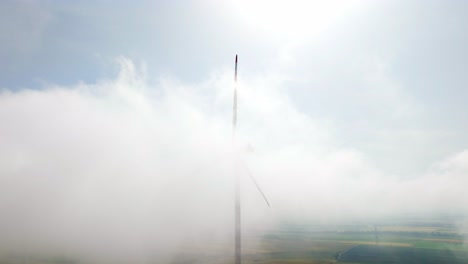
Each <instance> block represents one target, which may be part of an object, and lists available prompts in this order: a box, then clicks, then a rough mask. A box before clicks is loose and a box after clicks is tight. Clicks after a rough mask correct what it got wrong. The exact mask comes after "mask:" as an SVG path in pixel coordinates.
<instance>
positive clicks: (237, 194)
mask: <svg viewBox="0 0 468 264" xmlns="http://www.w3.org/2000/svg"><path fill="white" fill-rule="evenodd" d="M236 127H237V54H236V62H235V68H234V104H233V114H232V145H233V148H234V150H235V149H236V148H235V143H236ZM237 165H238V162H237V157H236V151H234V166H237ZM244 166H245V168H246V169H247V173H248V175H249V177H250V179H252V181H253V182H254V184H255V186H256V187H257V189H258V191H259V192H260V194H261V195H262V196H263V198H264V199H265V202H266V203H267V205H268V207H270V203H269V202H268V199H267V198H266V196H265V194H264V193H263V191H262V189H261V188H260V185H258V183H257V181H256V180H255V178H254V177H253V175H252V173H251V172H250V170H249V169H248V167H247V165H246V164H244ZM234 171H235V178H236V179H235V191H234V192H235V193H234V200H235V205H234V221H235V227H234V229H235V246H234V247H235V253H234V256H235V257H234V259H235V260H234V263H235V264H241V256H242V255H241V200H240V175H239V173H238V170H237V168H234Z"/></svg>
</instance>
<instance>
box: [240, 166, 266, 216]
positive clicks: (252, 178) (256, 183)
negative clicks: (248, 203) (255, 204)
mask: <svg viewBox="0 0 468 264" xmlns="http://www.w3.org/2000/svg"><path fill="white" fill-rule="evenodd" d="M244 165H245V169H246V171H247V174H249V177H250V179H251V180H252V181H253V182H254V184H255V186H257V189H258V191H259V192H260V194H261V195H262V196H263V199H265V202H266V203H267V205H268V207H270V208H271V206H270V203H269V202H268V199H267V198H266V195H265V194H264V193H263V191H262V188H260V185H258V182H257V181H256V180H255V178H254V176H253V174H252V172H250V170H249V167H247V164H245V163H244Z"/></svg>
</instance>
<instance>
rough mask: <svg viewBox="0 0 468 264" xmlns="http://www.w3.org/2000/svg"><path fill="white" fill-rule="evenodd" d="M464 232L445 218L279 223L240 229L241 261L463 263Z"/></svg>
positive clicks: (216, 259)
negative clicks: (255, 231)
mask: <svg viewBox="0 0 468 264" xmlns="http://www.w3.org/2000/svg"><path fill="white" fill-rule="evenodd" d="M464 236H465V232H464V231H463V230H460V229H459V228H457V227H456V226H455V225H454V224H451V223H448V222H445V221H433V222H427V221H417V222H406V223H398V224H388V223H383V224H380V225H365V224H355V225H344V226H312V225H310V226H307V225H284V226H283V227H282V228H280V229H278V230H270V231H269V232H265V233H264V234H263V235H261V236H260V237H255V236H254V235H249V234H245V235H244V248H243V263H263V264H267V263H408V264H411V263H453V264H458V263H468V248H467V247H466V246H465V245H464ZM254 241H256V242H254ZM230 254H232V253H230V252H229V250H228V249H226V251H224V253H219V254H218V255H216V254H214V255H213V258H211V259H210V258H206V255H205V258H204V260H200V262H195V259H192V263H231V262H232V256H231V255H230ZM174 263H179V264H181V263H184V262H178V261H177V260H176V261H175V262H174ZM186 263H189V262H186Z"/></svg>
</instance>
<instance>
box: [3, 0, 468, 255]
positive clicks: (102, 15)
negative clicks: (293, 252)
mask: <svg viewBox="0 0 468 264" xmlns="http://www.w3.org/2000/svg"><path fill="white" fill-rule="evenodd" d="M254 2H255V1H254ZM249 3H250V1H230V0H227V1H201V0H200V1H174V2H169V1H117V2H113V3H110V2H108V1H96V2H95V1H77V2H66V1H2V2H1V3H0V58H1V59H0V61H1V62H0V146H1V147H0V212H1V213H0V216H1V219H0V234H1V235H0V250H1V251H2V252H10V251H13V252H19V253H23V252H33V253H44V252H45V253H50V252H53V253H54V254H56V253H57V252H65V253H63V254H69V255H72V256H77V257H79V258H84V259H86V260H87V261H90V262H93V261H94V260H96V259H99V260H100V261H103V262H105V261H108V262H110V263H116V262H117V261H116V260H118V261H121V262H129V263H146V262H145V261H147V260H148V259H151V258H158V259H159V261H160V263H165V262H169V261H170V260H171V259H172V257H173V256H174V254H176V252H180V251H181V249H183V250H186V249H187V250H188V249H190V248H191V247H196V246H199V245H200V244H203V243H208V244H210V245H212V244H219V245H227V246H226V247H227V248H228V247H229V245H232V240H233V213H234V212H233V191H234V189H233V182H234V181H233V179H234V173H241V174H242V176H241V177H242V202H243V207H242V208H243V215H242V218H243V228H245V230H246V231H244V232H246V233H262V232H264V231H265V230H267V229H274V228H276V227H277V226H278V225H279V224H281V223H284V222H307V223H317V224H330V223H343V222H345V221H362V222H369V223H373V222H375V221H376V219H382V218H386V217H399V216H402V215H408V214H418V215H425V216H430V217H437V216H440V215H456V216H457V217H459V218H458V219H459V220H460V226H461V228H463V226H464V221H465V220H464V219H465V218H464V216H465V215H466V213H467V210H468V203H467V201H468V200H467V199H466V198H467V197H466V189H465V186H466V185H467V184H468V181H467V179H466V175H467V172H468V149H467V148H468V138H467V137H466V134H467V132H468V123H467V122H466V120H468V111H467V110H468V109H467V104H466V102H465V101H466V98H468V92H467V91H468V90H467V89H466V87H468V75H467V74H465V70H466V69H467V66H468V65H467V63H468V52H467V51H466V47H467V46H468V35H467V34H468V28H467V27H468V16H466V12H465V10H467V8H468V6H467V5H468V2H466V1H424V2H423V1H378V2H377V1H332V2H330V3H329V4H325V3H324V2H319V1H287V3H282V2H279V1H276V2H275V1H273V2H272V3H270V1H257V2H255V3H253V4H249ZM236 54H239V84H238V89H239V114H238V133H237V135H238V138H237V142H236V146H235V147H234V150H233V146H232V144H231V143H232V142H231V136H232V135H231V133H232V131H231V129H232V128H231V125H232V124H231V120H232V92H233V88H234V80H233V77H234V76H233V75H234V57H235V55H236ZM233 151H234V152H238V153H241V154H240V155H241V156H242V159H243V160H244V162H245V166H246V167H248V168H249V169H250V171H252V173H253V174H254V175H255V177H256V178H257V181H258V182H259V184H260V185H261V186H262V188H263V191H264V192H265V194H266V195H267V196H268V198H269V200H270V202H271V204H272V208H271V209H270V208H268V207H267V206H266V205H265V203H264V201H263V198H262V197H261V196H260V195H259V194H258V192H257V190H256V189H255V186H254V185H253V184H252V182H251V181H250V179H249V178H248V176H247V172H246V169H245V168H244V167H234V166H233V163H232V153H233ZM213 241H214V242H213ZM61 254H62V253H61Z"/></svg>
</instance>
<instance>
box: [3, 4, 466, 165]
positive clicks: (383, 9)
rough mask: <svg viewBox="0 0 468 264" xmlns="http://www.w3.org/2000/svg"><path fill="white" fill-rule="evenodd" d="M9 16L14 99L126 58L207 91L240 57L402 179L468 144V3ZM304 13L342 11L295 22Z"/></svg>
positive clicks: (49, 10)
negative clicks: (206, 86) (211, 79)
mask: <svg viewBox="0 0 468 264" xmlns="http://www.w3.org/2000/svg"><path fill="white" fill-rule="evenodd" d="M1 5H2V8H1V10H2V11H0V12H2V16H1V17H2V18H1V19H2V23H1V24H2V28H1V30H2V41H1V44H0V56H1V58H2V64H1V65H0V67H1V68H0V70H1V71H0V87H2V89H5V90H13V91H18V90H21V89H42V88H44V87H47V86H48V85H50V84H56V85H73V84H76V83H79V82H85V83H93V82H96V81H97V80H100V79H103V78H104V79H105V78H113V77H114V76H116V74H117V72H118V66H116V64H115V63H114V59H115V58H117V57H119V56H124V57H126V58H129V59H131V60H132V61H133V62H135V63H143V64H145V65H146V69H147V79H148V81H149V82H150V83H156V82H157V81H158V80H159V79H160V78H166V77H167V78H174V79H177V80H178V81H180V82H184V83H200V82H202V81H203V80H206V79H208V78H209V77H210V76H211V75H212V74H214V73H217V72H220V71H223V70H228V69H231V67H232V57H233V56H234V54H236V53H238V54H239V55H240V66H239V68H240V73H241V75H242V76H243V77H244V78H246V79H247V78H254V77H255V76H261V75H271V74H276V75H278V76H283V77H284V78H285V79H284V82H283V83H282V84H281V86H283V87H282V89H284V90H286V91H287V96H288V97H290V98H291V100H292V101H293V102H294V104H295V105H296V106H297V108H298V109H300V110H301V111H303V112H304V113H307V114H308V115H312V116H316V117H319V118H324V119H327V120H329V121H330V122H332V123H333V124H334V126H335V128H336V130H337V133H338V134H339V136H338V137H337V139H338V141H339V144H342V145H344V146H345V147H352V148H363V149H365V150H366V151H370V154H371V156H375V157H378V159H377V160H378V161H377V162H379V163H380V164H381V166H384V167H385V169H388V170H391V171H392V172H395V173H400V174H408V173H416V172H419V171H421V170H424V169H425V168H426V167H427V166H429V165H430V164H431V163H432V162H434V161H436V160H438V159H441V158H443V157H444V156H445V155H449V154H451V153H455V152H457V151H458V150H461V149H464V148H465V147H466V144H467V140H466V139H465V136H464V134H465V131H466V129H467V126H466V122H464V120H466V118H467V116H466V115H467V114H466V111H464V110H465V102H464V98H466V96H467V92H466V91H465V89H464V87H466V85H467V78H468V77H466V76H467V75H466V74H464V69H465V68H466V66H467V65H466V64H467V63H468V59H467V56H468V54H467V52H465V47H466V46H467V44H468V43H467V41H468V38H467V36H466V35H467V34H468V33H466V32H468V30H467V28H466V27H467V25H468V23H467V21H466V18H465V14H464V13H463V10H465V8H466V5H467V4H466V2H464V1H449V2H444V3H443V2H441V1H426V2H424V3H422V2H419V1H392V2H379V3H374V2H366V1H359V2H358V1H356V2H352V3H351V4H348V5H349V7H348V8H347V9H346V10H345V11H344V12H342V13H338V15H336V14H335V13H336V10H334V9H333V8H332V9H330V8H329V7H323V4H320V3H315V4H314V3H313V4H310V5H308V4H304V3H303V2H301V1H292V2H291V3H290V4H289V6H288V5H286V4H283V6H282V4H278V3H273V4H271V5H273V6H274V8H272V7H271V5H270V6H268V5H265V3H264V2H262V1H259V2H258V3H257V4H256V5H257V7H255V5H252V6H254V7H255V8H257V9H254V10H249V4H245V3H243V2H242V1H241V4H236V3H235V2H234V1H225V2H216V1H173V2H168V1H137V2H130V1H118V2H115V3H112V4H111V3H109V2H107V1H98V2H94V1H74V2H67V1H3V2H2V3H1ZM262 5H265V6H264V7H263V9H262V8H259V7H258V6H262ZM340 5H343V3H340V2H339V1H338V3H337V4H336V6H337V7H339V6H340ZM275 6H276V7H279V8H280V9H281V8H283V9H285V10H284V11H283V10H282V11H281V12H279V10H278V9H275V8H276V7H275ZM337 7H335V9H338V8H337ZM288 8H289V9H291V10H290V11H288V10H287V9H288ZM320 8H322V9H323V10H325V11H323V10H320ZM327 8H328V9H327ZM300 9H310V10H309V11H308V12H309V13H310V14H311V16H312V15H316V14H319V13H320V12H329V13H328V15H327V14H326V15H324V17H325V18H321V19H322V20H321V21H320V20H319V19H315V20H314V19H311V18H310V17H308V15H303V17H299V19H293V18H294V17H295V15H294V14H293V15H291V14H292V13H293V12H297V10H300ZM313 9H317V10H318V11H316V12H317V13H314V11H311V10H313ZM255 12H257V13H255ZM275 12H276V13H275ZM334 12H335V13H334ZM244 13H246V14H247V15H250V17H247V19H246V15H245V14H244ZM300 15H301V14H300ZM300 15H299V16H300ZM272 16H273V17H275V20H274V21H284V22H280V23H277V22H272V21H269V20H268V19H271V17H272ZM334 16H335V18H333V17H334ZM252 17H253V18H254V19H252ZM330 17H332V18H330ZM256 19H257V20H265V21H263V22H262V23H258V22H255V20H256ZM288 20H294V21H293V22H288ZM252 21H253V22H252ZM268 23H270V24H272V25H273V26H272V27H271V28H267V27H266V26H265V25H268ZM315 24H319V25H320V26H321V27H322V29H320V30H321V31H320V32H319V33H317V32H316V31H317V30H316V28H317V26H315ZM280 25H281V26H280ZM277 28H279V29H278V30H276V29H277ZM275 30H276V31H275ZM291 32H292V33H291ZM155 89H157V88H155ZM378 145H380V146H378ZM402 146H408V147H405V148H403V147H402ZM387 154H388V155H387ZM399 157H404V158H402V159H400V158H399ZM390 159H391V160H393V161H392V162H390V163H388V160H390ZM385 160H387V161H385ZM409 160H411V162H410V163H411V164H409V163H407V161H409Z"/></svg>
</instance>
